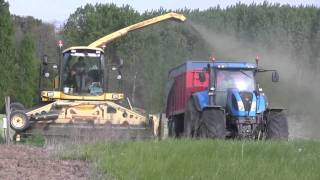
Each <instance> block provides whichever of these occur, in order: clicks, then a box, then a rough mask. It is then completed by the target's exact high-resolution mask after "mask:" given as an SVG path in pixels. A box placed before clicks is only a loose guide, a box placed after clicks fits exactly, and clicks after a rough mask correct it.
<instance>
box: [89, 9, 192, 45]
mask: <svg viewBox="0 0 320 180" xmlns="http://www.w3.org/2000/svg"><path fill="white" fill-rule="evenodd" d="M186 19H187V18H186V17H185V16H183V15H182V14H177V13H174V12H170V13H167V14H164V15H161V16H157V17H154V18H151V19H148V20H145V21H142V22H139V23H136V24H133V25H131V26H128V27H126V28H123V29H120V30H118V31H115V32H113V33H111V34H108V35H106V36H104V37H102V38H100V39H98V40H96V41H94V42H93V43H91V44H89V45H88V47H92V48H95V47H102V46H103V45H106V44H108V43H109V42H111V41H113V40H115V39H117V38H120V37H122V36H125V35H126V34H128V33H129V32H130V31H135V30H138V29H141V28H145V27H147V26H150V25H153V24H156V23H159V22H162V21H166V20H177V21H180V22H184V21H185V20H186Z"/></svg>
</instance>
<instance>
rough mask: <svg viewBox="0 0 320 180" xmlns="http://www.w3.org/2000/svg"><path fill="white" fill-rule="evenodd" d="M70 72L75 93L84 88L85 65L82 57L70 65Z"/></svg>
mask: <svg viewBox="0 0 320 180" xmlns="http://www.w3.org/2000/svg"><path fill="white" fill-rule="evenodd" d="M70 72H71V77H73V78H72V79H74V84H75V85H76V91H77V92H80V91H81V89H84V88H85V74H86V63H85V61H84V58H83V57H79V58H78V61H77V62H76V63H74V64H73V65H72V67H71V71H70Z"/></svg>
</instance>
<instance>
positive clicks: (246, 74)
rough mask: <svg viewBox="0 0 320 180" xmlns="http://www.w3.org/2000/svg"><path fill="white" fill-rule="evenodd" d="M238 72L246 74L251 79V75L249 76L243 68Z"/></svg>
mask: <svg viewBox="0 0 320 180" xmlns="http://www.w3.org/2000/svg"><path fill="white" fill-rule="evenodd" d="M240 72H241V73H242V74H244V75H246V76H247V77H249V78H250V79H252V76H250V75H249V74H247V73H246V72H244V71H243V70H240Z"/></svg>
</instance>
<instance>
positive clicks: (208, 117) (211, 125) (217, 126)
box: [197, 108, 226, 139]
mask: <svg viewBox="0 0 320 180" xmlns="http://www.w3.org/2000/svg"><path fill="white" fill-rule="evenodd" d="M200 122H201V124H200V127H199V129H198V133H197V134H198V136H199V137H200V138H218V139H224V138H225V136H226V127H225V113H224V111H223V110H220V109H213V108H208V109H204V110H203V112H202V115H201V119H200Z"/></svg>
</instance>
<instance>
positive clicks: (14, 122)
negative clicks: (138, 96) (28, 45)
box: [10, 13, 186, 139]
mask: <svg viewBox="0 0 320 180" xmlns="http://www.w3.org/2000/svg"><path fill="white" fill-rule="evenodd" d="M171 19H172V20H178V21H181V22H183V21H185V20H186V18H185V17H184V16H183V15H181V14H176V13H167V14H164V15H161V16H158V17H155V18H151V19H148V20H145V21H142V22H139V23H136V24H133V25H131V26H128V27H126V28H123V29H120V30H118V31H115V32H113V33H111V34H108V35H106V36H104V37H102V38H100V39H98V40H96V41H94V42H93V43H91V44H89V45H88V46H76V47H70V48H67V49H65V50H63V51H60V55H59V61H58V64H53V63H50V62H49V61H48V57H44V59H43V63H42V67H41V77H42V78H41V79H43V78H45V79H50V78H51V77H55V78H54V80H53V81H54V83H53V84H54V85H53V88H51V89H44V88H43V86H42V84H43V83H41V81H40V89H41V101H42V103H41V105H40V107H37V108H32V109H31V110H27V109H24V108H23V106H22V105H21V104H17V103H15V104H12V105H11V113H10V127H11V128H12V129H13V130H14V131H15V133H14V136H15V137H16V138H15V139H20V136H21V135H23V136H25V135H28V134H33V133H40V134H43V135H48V136H73V135H74V134H73V133H74V130H75V129H76V130H77V135H80V136H89V134H90V133H91V132H93V136H98V134H99V133H102V137H105V138H107V139H108V138H117V137H123V138H130V139H132V138H143V137H145V136H146V134H147V136H149V135H148V134H151V133H152V132H154V131H153V130H152V128H153V127H150V126H149V125H150V124H152V123H149V118H148V116H147V115H146V114H142V113H141V112H138V111H136V110H135V109H134V108H132V107H131V106H130V107H128V108H127V107H124V106H122V105H121V104H119V101H120V100H122V99H124V94H123V93H121V92H120V93H119V92H110V91H109V88H108V80H109V79H110V78H109V77H108V73H107V72H109V70H110V69H111V70H114V71H117V72H118V75H117V77H116V79H118V80H120V79H121V78H122V74H121V67H122V61H120V63H119V64H116V65H115V64H107V63H106V61H105V54H104V49H103V48H104V47H105V46H106V45H107V44H108V43H110V42H111V41H113V40H115V39H117V38H120V37H122V36H125V35H126V34H127V33H129V32H131V31H134V30H138V29H141V28H144V27H147V26H150V25H153V24H156V23H159V22H162V21H165V20H171ZM59 47H60V50H61V49H62V47H63V42H62V41H59ZM49 65H53V67H54V69H56V76H51V75H50V71H49ZM110 89H111V88H110ZM88 130H89V131H88ZM116 130H119V131H116ZM151 135H152V134H151Z"/></svg>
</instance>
